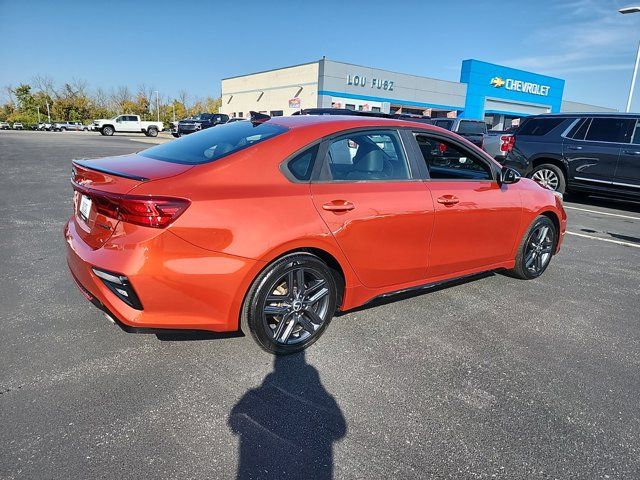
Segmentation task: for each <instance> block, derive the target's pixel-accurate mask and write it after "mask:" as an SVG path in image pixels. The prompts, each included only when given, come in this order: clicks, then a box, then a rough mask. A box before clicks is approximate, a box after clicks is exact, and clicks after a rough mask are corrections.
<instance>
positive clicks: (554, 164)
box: [504, 113, 640, 199]
mask: <svg viewBox="0 0 640 480" xmlns="http://www.w3.org/2000/svg"><path fill="white" fill-rule="evenodd" d="M639 120H640V115H638V114H624V113H616V114H611V113H580V114H547V115H538V116H535V117H528V118H527V119H525V120H524V121H523V122H522V125H521V126H520V127H518V129H517V130H516V132H515V134H514V139H513V142H512V145H511V150H510V151H509V153H508V154H507V157H506V158H505V160H504V164H505V165H508V166H510V167H512V168H514V169H516V170H518V171H519V172H520V173H521V174H522V175H523V176H526V177H530V178H532V179H534V180H535V181H537V182H539V183H540V184H542V185H544V186H546V187H548V188H551V189H553V190H556V191H558V192H560V193H565V192H571V193H587V194H588V193H592V194H599V195H607V196H614V197H618V198H622V199H638V198H639V197H640V162H639V161H638V160H639V159H640V123H639Z"/></svg>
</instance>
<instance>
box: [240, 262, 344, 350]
mask: <svg viewBox="0 0 640 480" xmlns="http://www.w3.org/2000/svg"><path fill="white" fill-rule="evenodd" d="M300 272H302V273H301V274H300ZM300 275H302V276H300ZM336 275H337V273H336V272H335V271H334V270H332V269H331V268H329V266H328V265H327V264H326V263H324V262H323V261H322V260H320V259H319V258H318V257H316V256H315V255H311V254H309V253H302V252H301V253H293V254H290V255H286V256H284V257H282V258H280V259H278V260H275V261H274V262H273V263H272V264H270V265H269V266H267V267H266V268H265V269H264V270H263V271H262V272H261V273H260V275H258V277H257V278H256V279H255V280H254V281H253V283H252V285H251V288H250V289H249V292H248V294H247V296H246V298H245V302H244V304H243V307H242V313H241V318H240V325H241V328H242V330H243V332H244V333H245V334H246V333H247V331H249V332H251V336H252V337H253V339H254V340H255V341H256V343H257V344H258V345H259V346H260V348H262V349H263V350H265V351H267V352H269V353H273V354H276V355H286V354H290V353H295V352H299V351H300V350H304V349H305V348H307V347H309V346H310V345H312V344H313V343H315V342H316V340H318V338H320V336H321V335H322V334H323V333H324V331H325V329H326V328H327V326H328V325H329V323H330V322H331V319H332V318H333V315H334V313H335V311H336V305H337V298H338V287H337V283H336ZM301 279H302V281H301ZM300 283H301V284H302V285H303V286H304V287H303V288H302V293H300V290H301V289H300V288H299V285H300ZM279 297H282V300H280V299H279ZM274 299H275V300H274ZM276 339H278V340H276Z"/></svg>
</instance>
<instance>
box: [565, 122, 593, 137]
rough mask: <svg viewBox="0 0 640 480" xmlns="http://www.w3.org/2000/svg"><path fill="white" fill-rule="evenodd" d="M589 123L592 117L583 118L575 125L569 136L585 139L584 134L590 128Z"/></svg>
mask: <svg viewBox="0 0 640 480" xmlns="http://www.w3.org/2000/svg"><path fill="white" fill-rule="evenodd" d="M589 125H591V119H590V118H583V119H582V120H580V121H579V122H578V123H576V124H575V125H574V127H573V128H572V129H571V131H570V132H569V134H568V135H567V137H568V138H573V139H574V140H584V136H585V135H586V134H587V130H589Z"/></svg>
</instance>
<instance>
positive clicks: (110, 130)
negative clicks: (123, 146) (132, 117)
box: [102, 125, 113, 137]
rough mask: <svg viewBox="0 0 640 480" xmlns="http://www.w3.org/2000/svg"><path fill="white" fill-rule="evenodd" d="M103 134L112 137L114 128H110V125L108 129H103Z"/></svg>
mask: <svg viewBox="0 0 640 480" xmlns="http://www.w3.org/2000/svg"><path fill="white" fill-rule="evenodd" d="M102 134H103V135H106V136H108V137H110V136H111V135H113V127H110V126H108V125H107V126H106V127H102Z"/></svg>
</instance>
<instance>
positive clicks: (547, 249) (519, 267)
mask: <svg viewBox="0 0 640 480" xmlns="http://www.w3.org/2000/svg"><path fill="white" fill-rule="evenodd" d="M557 244H558V232H557V229H556V226H555V224H554V223H553V222H552V221H551V219H550V218H549V217H547V216H545V215H540V216H538V217H537V218H536V219H535V221H534V222H533V224H532V225H531V226H530V227H529V229H528V230H527V233H526V235H525V236H524V239H523V241H522V242H521V243H520V248H519V249H518V254H517V256H516V265H515V267H514V268H513V270H512V271H511V273H512V274H513V275H514V276H516V277H518V278H522V279H525V280H531V279H534V278H537V277H539V276H540V275H542V273H543V272H544V271H545V270H546V269H547V267H548V266H549V263H550V262H551V257H552V256H553V254H554V252H555V250H556V245H557Z"/></svg>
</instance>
